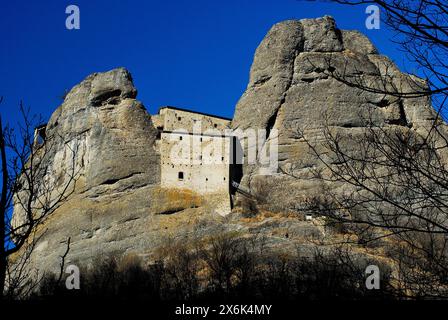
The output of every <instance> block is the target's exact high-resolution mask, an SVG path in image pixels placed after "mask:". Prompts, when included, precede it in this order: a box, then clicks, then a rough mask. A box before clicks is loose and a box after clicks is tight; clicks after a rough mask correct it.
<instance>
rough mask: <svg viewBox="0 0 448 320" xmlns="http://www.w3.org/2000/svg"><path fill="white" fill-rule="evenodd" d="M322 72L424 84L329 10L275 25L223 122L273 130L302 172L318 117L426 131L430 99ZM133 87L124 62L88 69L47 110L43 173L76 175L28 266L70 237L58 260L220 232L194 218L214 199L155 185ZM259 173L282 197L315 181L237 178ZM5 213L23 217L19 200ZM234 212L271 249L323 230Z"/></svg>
mask: <svg viewBox="0 0 448 320" xmlns="http://www.w3.org/2000/svg"><path fill="white" fill-rule="evenodd" d="M329 73H339V74H344V75H345V76H346V77H349V78H350V77H351V78H353V77H355V76H359V75H361V76H362V77H363V79H365V80H366V81H370V84H372V85H377V86H380V85H381V84H380V83H378V75H387V76H388V77H389V78H390V79H391V81H392V82H393V84H394V85H395V86H396V87H398V88H401V89H402V90H404V91H406V90H411V89H412V88H414V87H413V86H424V85H425V84H424V83H423V82H422V81H420V80H418V79H416V78H414V77H411V76H409V75H406V74H403V73H401V72H400V71H399V70H398V69H397V68H396V67H395V65H394V64H393V63H392V62H391V61H390V60H389V59H388V58H386V57H384V56H381V55H379V54H378V53H377V50H376V49H375V47H374V46H373V45H372V44H371V43H370V41H369V40H368V39H367V38H366V37H365V36H363V35H362V34H360V33H359V32H356V31H342V30H339V29H337V27H336V25H335V22H334V20H333V19H332V18H331V17H324V18H320V19H305V20H300V21H299V20H291V21H285V22H281V23H278V24H276V25H274V26H273V27H272V29H271V30H270V31H269V33H268V34H267V36H266V37H265V38H264V39H263V41H262V43H261V44H260V45H259V47H258V49H257V50H256V54H255V58H254V62H253V65H252V68H251V72H250V82H249V85H248V87H247V90H246V92H245V93H244V94H243V96H242V97H241V99H240V101H239V102H238V105H237V106H236V110H235V116H234V119H233V121H232V128H234V129H247V128H253V129H266V130H267V132H272V129H274V128H275V129H278V131H279V166H280V167H281V168H282V169H288V168H291V167H294V171H295V172H294V173H295V174H296V175H298V176H305V177H306V176H307V175H308V174H309V171H310V168H312V167H314V166H317V165H318V162H317V160H316V159H315V158H313V157H311V156H310V153H309V150H308V147H307V144H306V143H305V142H304V141H303V139H302V138H301V137H300V136H298V135H297V133H296V132H295V130H294V129H295V128H300V129H301V130H304V131H305V132H306V134H307V135H308V136H309V139H312V140H313V141H318V140H319V139H322V138H323V137H322V132H321V130H320V128H321V126H322V119H323V118H326V119H328V124H329V125H330V126H332V127H334V128H335V129H336V130H338V131H339V132H341V133H342V134H343V135H346V136H348V133H350V134H355V133H356V132H360V130H362V126H363V125H364V122H363V121H362V119H363V117H364V116H367V115H369V116H370V117H371V118H372V120H373V121H374V122H375V123H378V124H381V125H384V126H401V127H403V128H406V130H411V128H412V130H419V128H424V127H425V124H426V122H428V121H431V120H432V119H433V117H434V114H433V112H432V108H431V106H430V101H429V99H427V98H412V99H411V98H409V99H400V100H396V99H392V98H391V97H387V96H384V95H381V94H375V93H369V92H360V90H359V89H356V88H354V87H352V86H348V85H346V84H344V83H342V82H341V81H338V80H336V79H334V78H333V77H331V76H329ZM136 94H137V91H136V89H135V88H134V85H133V83H132V79H131V76H130V74H129V72H127V71H126V70H125V69H115V70H112V71H110V72H105V73H96V74H93V75H91V76H89V77H87V78H86V79H85V80H84V81H82V82H81V83H80V84H79V85H77V86H75V87H74V88H73V89H72V90H71V91H70V92H69V93H68V95H67V96H66V98H65V100H64V102H63V104H62V105H61V106H60V107H59V108H58V109H57V110H56V111H55V113H54V114H53V116H52V117H51V119H50V121H49V123H48V126H47V136H49V137H53V139H54V140H53V142H52V143H54V145H53V147H52V148H51V150H52V151H51V153H50V156H49V157H48V167H49V171H48V172H49V174H48V176H49V178H50V180H53V181H55V183H56V186H55V190H56V191H57V190H58V188H63V186H64V182H66V180H65V179H66V178H64V175H65V173H66V172H70V171H72V172H75V173H76V184H75V185H74V191H73V193H72V194H71V195H70V197H69V199H68V200H67V201H66V202H64V203H63V204H62V205H61V206H60V207H59V208H58V209H57V210H56V211H55V212H54V213H53V214H52V215H51V216H50V217H49V218H48V220H47V221H46V223H45V225H44V226H43V228H41V229H40V235H41V238H40V239H39V242H38V243H37V247H36V249H35V251H34V253H33V254H32V259H31V266H32V268H35V269H39V270H40V271H41V272H42V271H57V270H58V268H59V261H60V259H59V257H60V256H61V255H62V254H63V253H64V252H65V250H66V245H65V244H64V241H66V240H67V239H68V238H70V239H71V246H70V252H69V254H68V256H67V259H66V263H67V264H69V263H70V262H82V263H88V262H90V261H92V259H95V258H96V257H97V256H99V255H112V254H118V255H120V256H125V255H127V254H137V255H140V256H143V257H147V256H150V255H151V253H152V251H153V250H154V249H155V248H156V247H157V246H158V245H159V244H160V243H161V242H162V241H163V240H164V239H165V238H167V237H183V236H186V235H187V236H188V234H189V232H191V231H192V228H190V227H191V226H193V227H194V228H196V231H197V229H198V228H199V229H200V233H201V234H202V235H204V236H206V235H207V234H208V235H209V234H210V233H212V232H215V230H217V228H216V225H218V223H216V221H215V224H213V222H212V223H211V224H204V223H203V220H204V219H205V218H204V217H208V218H207V219H209V220H210V218H212V219H211V220H213V219H215V218H216V217H215V216H216V215H215V216H213V215H212V214H211V213H212V212H213V203H207V201H205V200H204V199H200V198H198V197H195V196H194V195H191V194H190V195H183V194H181V193H176V192H175V191H173V190H161V188H160V158H159V157H160V155H159V153H158V152H159V151H158V150H157V148H156V136H157V130H156V129H155V128H154V125H153V123H152V121H151V116H150V115H149V114H148V113H147V111H146V110H145V108H144V106H143V105H142V104H141V103H140V102H139V101H137V100H136V99H135V98H136ZM73 155H74V157H73ZM72 169H73V170H72ZM257 179H258V180H261V181H262V184H265V185H267V184H269V186H270V187H271V190H269V191H270V193H271V195H274V196H275V197H277V199H278V200H277V201H279V202H283V203H286V202H296V201H297V199H299V198H300V197H302V196H304V195H305V194H307V193H313V192H319V191H318V187H319V186H318V185H317V184H316V182H315V181H309V180H301V181H299V180H297V179H291V178H290V177H289V176H287V175H285V174H282V173H281V172H280V170H278V171H277V172H274V173H273V175H270V176H264V175H262V174H261V173H260V167H259V166H258V165H257V164H254V165H247V166H245V167H244V177H243V180H242V181H243V184H246V186H247V187H249V188H252V182H253V181H255V180H257ZM272 182H274V183H272ZM14 215H15V218H16V219H20V216H21V212H20V208H17V207H16V211H15V213H14ZM216 219H218V218H216ZM219 219H220V218H219ZM231 219H232V218H230V220H224V221H223V220H222V219H220V220H219V221H220V222H221V223H222V222H226V224H222V226H220V228H221V229H222V228H224V229H227V230H239V231H240V232H242V233H246V234H250V233H259V232H261V233H262V234H264V235H266V236H267V237H268V241H267V242H268V243H271V244H273V245H276V246H277V247H278V248H287V247H288V245H291V243H293V241H295V240H296V239H302V240H303V236H304V234H314V235H316V234H321V232H320V229H319V228H313V227H311V225H310V224H308V223H307V222H305V221H299V220H298V219H296V218H293V219H291V220H283V221H278V220H276V219H275V218H274V217H272V216H271V217H270V218H266V219H264V220H263V219H262V220H258V221H255V224H252V225H248V224H247V223H248V222H247V223H243V222H241V221H235V220H233V221H232V220H231ZM201 221H202V222H201ZM285 234H287V237H285ZM304 246H305V245H304Z"/></svg>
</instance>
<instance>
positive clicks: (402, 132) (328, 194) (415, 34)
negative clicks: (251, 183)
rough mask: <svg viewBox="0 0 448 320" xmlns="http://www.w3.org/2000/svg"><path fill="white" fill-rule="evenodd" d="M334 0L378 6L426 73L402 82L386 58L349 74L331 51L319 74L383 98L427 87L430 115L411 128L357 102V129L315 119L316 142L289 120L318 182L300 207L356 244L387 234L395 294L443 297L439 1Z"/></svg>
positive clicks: (446, 247) (447, 197) (445, 142)
mask: <svg viewBox="0 0 448 320" xmlns="http://www.w3.org/2000/svg"><path fill="white" fill-rule="evenodd" d="M335 2H338V3H342V4H350V5H358V4H377V5H378V6H380V7H381V8H382V16H383V22H384V23H385V24H386V25H387V26H388V27H390V28H391V29H392V30H394V31H395V33H396V38H395V39H394V41H395V42H397V43H398V44H400V45H401V48H402V50H403V52H404V54H405V55H407V56H408V58H409V60H410V62H411V63H412V64H414V65H416V66H417V71H418V74H419V76H420V77H422V78H424V80H425V81H421V80H419V79H417V78H416V77H412V76H409V77H408V76H406V79H407V80H406V81H407V83H406V85H405V86H401V85H397V81H396V74H393V73H391V72H389V70H387V68H385V69H384V70H383V71H382V72H380V73H379V74H378V76H377V77H376V79H374V81H372V79H368V78H367V77H365V76H364V75H363V74H362V73H359V75H356V74H357V73H356V72H354V73H351V74H348V73H346V69H345V68H343V67H342V68H341V67H340V65H339V66H337V67H334V66H333V65H332V60H331V57H330V58H328V59H327V63H328V67H327V68H326V69H327V73H328V76H331V77H333V78H334V79H337V80H338V81H340V82H342V83H344V84H346V85H348V86H351V87H354V88H357V89H359V92H360V94H362V93H369V94H378V95H382V96H384V97H385V99H384V101H385V103H386V104H387V105H389V104H392V103H396V104H401V103H403V101H405V99H418V98H421V97H429V98H430V99H431V101H432V104H433V107H434V109H435V117H433V119H432V121H431V122H430V123H429V125H428V126H426V127H425V128H420V130H411V129H410V128H411V127H412V124H410V123H407V122H396V123H389V124H388V125H384V124H379V123H378V121H375V119H374V117H373V116H372V115H373V113H374V110H372V108H370V107H368V106H367V104H365V105H363V106H362V107H363V108H367V109H368V112H367V113H366V114H364V115H363V116H361V115H360V117H361V118H362V120H363V127H364V129H363V131H362V133H360V132H359V131H358V132H357V133H356V134H354V133H353V134H352V132H353V131H350V130H345V132H344V134H341V132H342V131H344V128H335V127H334V126H332V125H330V124H329V122H328V121H326V120H324V121H323V123H322V128H321V129H322V132H323V136H324V142H322V143H316V142H314V141H312V140H311V139H309V137H308V136H307V134H306V130H304V128H295V130H296V131H297V135H299V136H300V137H301V138H302V139H303V140H304V141H305V142H306V143H307V144H308V146H309V148H310V150H311V153H312V154H313V155H314V156H315V157H316V159H318V162H319V164H320V166H319V168H318V169H315V170H314V176H313V178H314V179H319V180H320V181H324V182H325V184H323V186H324V187H323V189H324V190H322V193H321V195H319V196H316V197H314V198H312V199H309V200H308V203H307V205H306V209H307V210H310V211H312V212H313V213H314V214H318V215H324V216H326V217H327V218H328V219H329V220H330V221H334V222H335V223H343V224H345V225H346V226H348V228H349V229H351V231H353V232H355V233H357V234H358V242H359V243H360V244H363V245H366V244H368V243H370V242H375V241H381V240H385V239H389V240H392V241H393V242H392V243H385V242H383V244H384V245H387V247H388V249H387V250H389V252H388V253H389V257H390V258H392V259H393V260H395V264H396V267H397V268H398V271H399V272H398V275H399V276H398V278H399V279H398V280H399V282H398V283H399V286H400V287H401V288H400V289H401V292H403V295H405V296H407V297H414V298H416V297H418V298H446V297H448V286H447V285H448V283H447V275H448V268H447V266H448V183H447V181H448V139H447V137H448V134H447V133H448V131H447V126H446V124H445V123H444V122H443V117H444V112H445V103H446V100H447V98H448V77H447V76H448V68H447V67H448V65H447V64H446V61H447V58H448V4H447V3H446V2H445V1H438V0H421V1H414V0H391V1H381V0H371V1H351V0H335ZM387 105H378V106H373V109H374V108H375V107H377V108H383V107H385V106H387ZM324 119H325V116H324ZM349 131H350V132H349ZM285 173H288V172H285ZM288 174H291V175H293V176H294V174H293V173H288ZM325 186H326V187H325ZM338 187H339V188H338Z"/></svg>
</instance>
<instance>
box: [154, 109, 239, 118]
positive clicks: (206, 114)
mask: <svg viewBox="0 0 448 320" xmlns="http://www.w3.org/2000/svg"><path fill="white" fill-rule="evenodd" d="M162 109H173V110H179V111H185V112H190V113H196V114H201V115H203V116H208V117H213V118H218V119H223V120H228V121H232V119H231V118H226V117H221V116H217V115H214V114H210V113H204V112H199V111H193V110H188V109H184V108H178V107H172V106H164V107H160V108H159V111H158V113H160V110H162Z"/></svg>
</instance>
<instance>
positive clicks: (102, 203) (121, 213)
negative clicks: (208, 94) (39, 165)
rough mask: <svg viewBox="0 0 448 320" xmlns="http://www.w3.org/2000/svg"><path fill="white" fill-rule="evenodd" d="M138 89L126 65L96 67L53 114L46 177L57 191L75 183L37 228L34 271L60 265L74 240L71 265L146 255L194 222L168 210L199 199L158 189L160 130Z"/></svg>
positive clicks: (18, 213)
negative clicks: (100, 258) (108, 68)
mask: <svg viewBox="0 0 448 320" xmlns="http://www.w3.org/2000/svg"><path fill="white" fill-rule="evenodd" d="M136 95H137V90H136V89H135V87H134V85H133V83H132V78H131V75H130V73H129V72H128V71H127V70H125V69H123V68H119V69H114V70H112V71H109V72H104V73H95V74H92V75H90V76H88V77H87V78H86V79H85V80H83V81H82V82H81V83H80V84H78V85H77V86H75V87H74V88H73V89H72V90H71V91H70V92H69V93H68V94H67V96H66V97H65V100H64V102H63V104H62V105H61V106H60V107H59V108H58V109H57V110H56V111H55V112H54V114H53V115H52V117H51V119H50V120H49V122H48V125H47V129H46V136H47V141H46V142H45V144H46V145H45V148H44V149H45V152H46V155H45V158H44V160H43V161H46V163H45V167H46V168H47V171H46V172H47V174H46V176H45V177H42V180H41V183H47V185H48V186H49V187H51V188H52V189H53V190H52V192H51V194H52V195H53V196H54V195H56V194H58V193H62V192H64V190H65V189H67V186H68V185H70V187H69V188H68V189H67V190H68V191H65V194H66V195H68V199H67V200H65V201H61V204H60V206H59V207H58V208H57V209H56V210H55V211H54V212H53V213H52V214H51V215H50V216H49V217H48V218H47V219H46V221H45V223H44V225H42V226H41V228H39V232H38V233H37V234H36V238H39V241H38V242H37V245H36V248H35V250H34V252H33V254H32V256H31V261H30V268H31V269H33V270H34V269H35V270H39V271H40V274H42V272H49V271H53V272H55V271H57V270H58V268H59V263H60V256H61V255H63V253H64V252H65V250H66V246H67V245H66V242H67V239H69V238H70V240H71V243H70V251H69V254H68V255H67V260H66V263H73V262H82V263H83V264H88V263H90V262H91V261H92V260H93V259H96V258H97V257H98V256H109V255H114V254H116V255H119V256H125V255H127V254H138V255H143V256H144V255H145V254H147V253H148V252H149V251H150V250H151V249H152V248H154V247H156V246H157V244H158V243H160V242H161V241H163V239H164V235H168V234H175V233H176V232H179V233H182V232H181V229H182V224H184V225H185V220H186V219H193V220H194V215H190V216H189V215H187V214H178V215H175V217H174V215H171V216H170V215H164V214H163V213H165V212H177V211H182V210H184V209H186V208H190V207H196V206H197V205H198V204H197V203H196V202H197V201H198V200H197V199H196V198H195V197H192V196H191V195H184V194H182V193H181V192H179V193H176V194H170V193H167V192H165V191H163V190H161V189H160V155H159V153H158V152H159V151H158V150H157V148H156V147H155V143H156V137H157V130H156V129H155V128H154V126H153V124H152V121H151V116H150V115H149V114H148V113H147V111H146V109H145V107H144V106H143V105H142V103H141V102H139V101H138V100H136V99H135V97H136ZM70 176H73V177H74V179H73V182H72V183H70V180H69V177H70ZM48 181H50V182H48ZM54 198H55V199H56V198H57V197H56V196H54ZM193 202H194V203H193ZM21 211H22V210H21V207H20V206H19V205H17V203H16V207H15V212H14V218H15V219H16V220H17V221H19V220H20V219H23V213H22V212H21ZM173 230H175V231H173Z"/></svg>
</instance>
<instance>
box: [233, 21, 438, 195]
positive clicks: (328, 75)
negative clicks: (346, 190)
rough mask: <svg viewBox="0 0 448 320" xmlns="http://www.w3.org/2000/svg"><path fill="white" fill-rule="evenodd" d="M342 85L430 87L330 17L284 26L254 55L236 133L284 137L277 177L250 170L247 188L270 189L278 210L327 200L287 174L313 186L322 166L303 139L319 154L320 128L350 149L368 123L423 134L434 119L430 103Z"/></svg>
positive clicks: (401, 88) (403, 88) (405, 88)
mask: <svg viewBox="0 0 448 320" xmlns="http://www.w3.org/2000/svg"><path fill="white" fill-rule="evenodd" d="M341 80H342V81H341ZM344 80H345V81H346V82H350V83H352V84H353V83H359V84H363V85H365V86H368V87H371V88H379V89H383V90H384V89H385V88H387V89H388V90H392V89H394V88H395V89H396V90H398V91H399V92H401V93H404V92H413V91H416V90H417V91H422V90H423V89H424V88H425V86H426V84H425V82H424V81H422V80H420V79H417V78H416V77H413V76H410V75H407V74H404V73H402V72H400V70H399V69H398V68H397V67H396V66H395V65H394V63H393V62H392V61H391V60H390V59H388V58H387V57H385V56H382V55H379V54H378V52H377V50H376V48H375V47H374V46H373V44H372V43H371V42H370V41H369V40H368V38H367V37H365V36H364V35H362V34H361V33H359V32H357V31H345V30H339V29H338V28H337V27H336V25H335V21H334V20H333V18H331V17H328V16H325V17H323V18H318V19H304V20H290V21H284V22H280V23H278V24H276V25H274V26H273V27H272V28H271V30H270V31H269V32H268V34H267V35H266V37H265V38H264V39H263V41H262V42H261V44H260V45H259V47H258V48H257V50H256V53H255V57H254V61H253V64H252V67H251V70H250V80H249V84H248V86H247V89H246V91H245V92H244V94H243V95H242V97H241V98H240V100H239V102H238V104H237V106H236V110H235V116H234V119H233V121H232V127H233V129H243V130H244V129H247V128H252V129H265V130H266V131H267V132H270V131H271V130H272V129H273V128H275V129H278V155H279V159H278V160H279V169H278V170H277V171H276V172H273V174H271V175H269V176H265V175H264V173H263V172H262V170H261V169H262V165H258V164H255V165H254V164H246V165H245V166H244V170H243V171H244V177H243V180H242V184H243V185H245V186H246V187H247V188H249V189H250V190H251V191H252V192H253V193H257V192H258V191H257V190H256V187H255V186H254V185H255V184H253V182H254V181H257V180H259V183H257V184H256V185H259V186H260V185H261V186H266V185H268V184H269V186H270V194H271V196H272V198H274V199H278V200H277V201H278V202H279V203H286V202H292V203H294V202H297V201H298V199H300V198H302V197H306V196H307V195H313V194H317V193H319V192H321V190H320V185H319V183H317V182H316V181H310V180H309V179H303V180H302V179H295V178H291V177H289V176H288V175H285V174H282V172H284V171H288V172H290V173H291V174H293V175H294V176H295V177H303V178H309V177H310V170H311V169H312V168H314V169H315V168H316V167H318V166H319V165H320V164H321V163H320V161H319V160H317V159H316V158H315V157H313V155H312V152H310V150H309V148H308V144H307V143H306V142H305V141H304V139H303V136H306V138H307V140H308V141H310V142H311V143H313V144H314V145H316V146H317V147H318V146H319V142H322V141H323V140H324V137H323V131H322V127H323V126H324V125H327V126H329V127H330V128H332V130H334V134H340V135H341V136H342V137H345V138H346V141H345V142H343V143H344V147H347V148H350V138H349V137H353V136H356V135H357V134H362V128H363V127H364V126H365V125H366V120H368V121H369V122H371V123H373V124H374V125H378V126H382V127H396V126H401V127H402V128H403V129H404V130H415V131H419V130H424V128H425V126H426V125H428V124H430V123H431V120H433V119H434V117H435V113H434V111H433V109H432V107H431V103H430V100H429V98H427V97H419V98H406V99H405V98H400V99H397V98H396V97H393V96H387V95H384V94H382V93H381V94H380V93H374V92H369V91H367V90H360V89H359V88H357V87H356V86H353V85H351V84H350V85H349V84H346V83H345V82H344ZM357 81H360V82H357ZM268 140H269V137H268ZM323 156H324V157H325V153H323ZM330 162H331V161H330Z"/></svg>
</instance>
